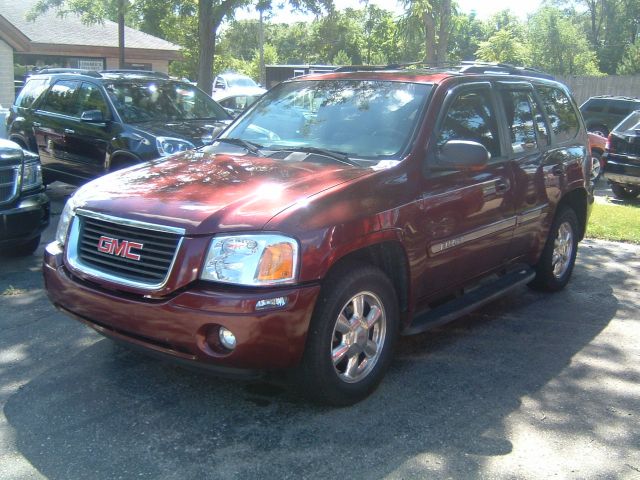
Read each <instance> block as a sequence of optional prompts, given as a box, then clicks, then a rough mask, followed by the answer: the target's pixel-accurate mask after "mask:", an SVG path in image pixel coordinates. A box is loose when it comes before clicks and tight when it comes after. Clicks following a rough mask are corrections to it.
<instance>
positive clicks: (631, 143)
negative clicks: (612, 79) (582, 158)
mask: <svg viewBox="0 0 640 480" xmlns="http://www.w3.org/2000/svg"><path fill="white" fill-rule="evenodd" d="M604 156H605V159H606V162H607V163H606V167H605V173H604V176H605V178H606V179H607V180H609V183H610V184H611V190H612V191H613V194H614V195H615V196H616V197H617V198H620V199H623V200H631V199H634V198H636V197H637V196H638V195H639V194H640V110H637V111H635V112H632V113H631V114H630V115H629V116H627V118H625V119H624V120H623V121H622V122H620V123H619V124H618V125H617V126H616V127H615V128H614V129H613V131H612V132H611V134H610V135H609V139H608V140H607V147H606V150H605V155H604Z"/></svg>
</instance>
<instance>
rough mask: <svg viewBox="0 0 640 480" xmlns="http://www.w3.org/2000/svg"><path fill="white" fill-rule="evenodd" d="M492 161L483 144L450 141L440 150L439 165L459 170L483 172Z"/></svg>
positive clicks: (467, 141)
mask: <svg viewBox="0 0 640 480" xmlns="http://www.w3.org/2000/svg"><path fill="white" fill-rule="evenodd" d="M490 159H491V154H490V153H489V150H487V148H486V147H485V146H484V145H482V144H481V143H478V142H472V141H469V140H449V141H448V142H446V143H445V144H444V145H443V146H442V147H441V148H440V154H439V155H438V165H439V166H441V167H445V168H452V169H457V170H481V169H482V168H484V167H485V165H486V164H487V163H488V162H489V160H490Z"/></svg>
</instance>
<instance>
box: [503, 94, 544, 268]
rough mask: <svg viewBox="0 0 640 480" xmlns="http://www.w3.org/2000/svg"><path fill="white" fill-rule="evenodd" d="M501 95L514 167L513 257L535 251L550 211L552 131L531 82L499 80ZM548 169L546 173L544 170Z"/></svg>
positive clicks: (508, 147)
mask: <svg viewBox="0 0 640 480" xmlns="http://www.w3.org/2000/svg"><path fill="white" fill-rule="evenodd" d="M497 92H498V99H499V103H500V105H501V112H500V113H501V115H503V116H504V121H503V122H501V124H502V125H505V130H506V131H505V137H506V138H507V150H508V155H509V156H510V158H511V166H512V168H513V188H512V199H513V206H514V211H515V214H516V226H515V230H514V238H513V242H512V244H511V252H510V254H509V257H510V259H517V258H520V257H524V256H526V255H529V254H530V253H531V252H532V251H535V247H536V243H537V242H539V241H541V238H540V232H541V231H542V229H543V226H542V223H543V221H544V219H545V216H546V213H547V212H548V211H549V200H548V197H547V183H546V178H545V176H546V173H547V174H548V173H553V172H551V170H553V167H551V170H549V167H545V157H546V156H547V154H548V151H549V143H550V133H549V127H548V125H547V120H546V117H545V116H544V114H543V111H542V109H541V108H540V106H539V103H538V101H537V98H536V95H535V92H534V91H533V87H532V85H531V84H529V83H528V82H498V83H497ZM545 170H546V173H545Z"/></svg>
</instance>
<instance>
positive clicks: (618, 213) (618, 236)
mask: <svg viewBox="0 0 640 480" xmlns="http://www.w3.org/2000/svg"><path fill="white" fill-rule="evenodd" d="M587 237H588V238H598V239H601V240H612V241H615V242H627V243H637V244H640V207H639V206H634V205H607V204H602V203H596V204H595V205H594V206H593V211H592V212H591V218H590V219H589V225H588V227H587Z"/></svg>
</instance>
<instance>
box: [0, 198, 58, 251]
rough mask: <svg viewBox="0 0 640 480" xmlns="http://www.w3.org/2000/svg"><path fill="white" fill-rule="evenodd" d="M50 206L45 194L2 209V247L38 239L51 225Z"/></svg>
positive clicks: (0, 231)
mask: <svg viewBox="0 0 640 480" xmlns="http://www.w3.org/2000/svg"><path fill="white" fill-rule="evenodd" d="M49 213H50V204H49V198H48V197H47V195H46V194H44V193H37V194H34V195H29V196H24V197H23V198H21V199H20V200H19V201H18V202H17V203H16V204H13V205H11V206H10V207H8V208H6V209H0V247H12V246H16V245H20V244H21V243H24V242H27V241H29V240H31V239H32V238H35V237H37V236H38V235H40V233H41V232H42V231H43V230H44V229H45V228H47V226H48V225H49Z"/></svg>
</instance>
